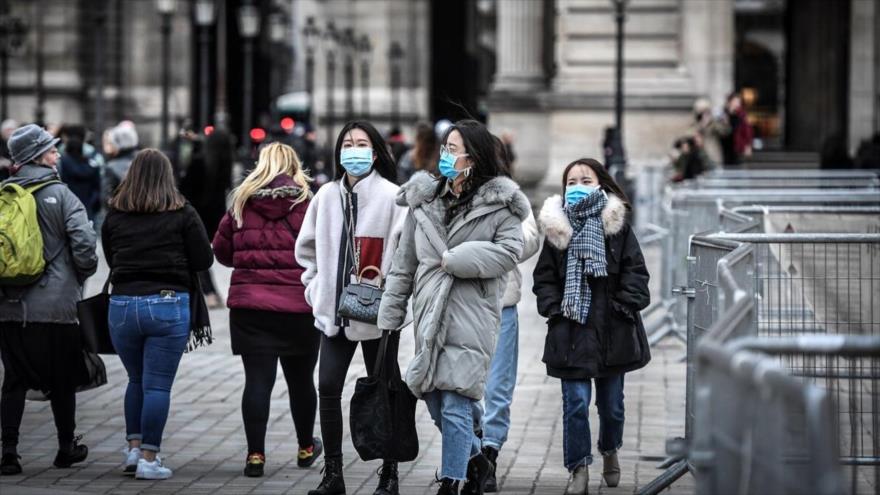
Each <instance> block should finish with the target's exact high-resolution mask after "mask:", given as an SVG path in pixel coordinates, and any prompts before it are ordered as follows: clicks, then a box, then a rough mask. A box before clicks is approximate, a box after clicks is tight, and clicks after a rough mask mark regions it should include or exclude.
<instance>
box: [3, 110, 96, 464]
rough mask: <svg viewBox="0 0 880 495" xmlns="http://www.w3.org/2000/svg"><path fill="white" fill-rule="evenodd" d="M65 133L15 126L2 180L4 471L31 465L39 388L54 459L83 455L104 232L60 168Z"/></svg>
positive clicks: (61, 460) (78, 458)
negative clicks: (89, 281)
mask: <svg viewBox="0 0 880 495" xmlns="http://www.w3.org/2000/svg"><path fill="white" fill-rule="evenodd" d="M57 143H58V140H57V139H55V138H53V137H52V135H51V134H49V133H48V132H46V131H45V130H43V129H42V128H41V127H39V126H37V125H34V124H30V125H26V126H24V127H21V128H19V129H18V130H16V131H15V133H13V134H12V136H11V137H10V139H9V142H8V146H9V152H10V156H11V158H12V161H13V163H14V165H13V166H12V169H11V172H12V175H11V177H10V178H9V179H7V180H6V181H4V182H3V183H2V184H0V358H2V360H3V367H4V369H5V376H4V379H3V387H2V393H0V427H2V435H0V443H2V457H0V474H3V475H11V474H18V473H21V464H20V462H19V459H20V457H19V455H18V437H19V426H20V425H21V420H22V416H23V414H24V404H25V395H26V393H27V391H28V390H29V389H33V390H40V391H42V392H43V393H44V394H46V395H48V397H49V400H50V401H51V404H52V413H53V414H54V416H55V427H56V429H57V430H58V454H57V455H56V457H55V461H54V464H55V466H56V467H59V468H67V467H70V466H71V465H72V464H75V463H77V462H82V461H84V460H85V459H86V457H87V456H88V448H87V447H86V446H85V445H80V444H78V441H79V438H80V437H75V436H74V431H75V429H76V421H75V413H76V386H77V385H78V383H77V380H78V378H79V377H80V376H81V370H82V368H83V354H82V352H83V351H82V342H81V338H80V330H79V326H78V324H77V316H76V303H77V301H79V300H80V299H81V297H82V284H83V282H84V281H85V279H86V278H88V277H89V276H90V275H92V274H93V273H95V271H96V270H97V265H98V257H97V254H96V252H95V243H96V236H95V231H94V229H93V228H92V224H91V222H90V221H89V219H88V217H87V216H86V210H85V207H83V204H82V203H81V202H80V201H79V199H77V197H76V196H75V195H74V194H73V193H72V192H71V191H70V189H68V188H67V186H66V185H64V184H63V183H61V181H60V180H59V178H58V173H57V172H56V168H55V167H56V165H57V163H58V161H59V156H60V155H59V153H58V150H57V149H56V148H55V146H56V144H57Z"/></svg>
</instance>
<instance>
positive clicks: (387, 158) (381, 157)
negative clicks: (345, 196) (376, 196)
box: [333, 120, 397, 184]
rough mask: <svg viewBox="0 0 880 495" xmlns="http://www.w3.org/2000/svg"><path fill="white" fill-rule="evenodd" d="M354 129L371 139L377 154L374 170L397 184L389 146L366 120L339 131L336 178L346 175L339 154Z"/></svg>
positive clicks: (357, 121) (334, 159)
mask: <svg viewBox="0 0 880 495" xmlns="http://www.w3.org/2000/svg"><path fill="white" fill-rule="evenodd" d="M352 129H360V130H362V131H364V132H366V133H367V137H369V138H370V143H372V145H373V153H375V154H376V161H375V162H373V168H374V169H375V170H376V172H379V175H381V176H382V177H384V178H385V179H386V180H388V181H390V182H392V183H394V184H397V165H395V163H394V158H393V157H392V156H391V152H390V151H388V144H386V143H385V138H383V137H382V135H381V134H379V131H377V130H376V128H375V127H373V124H371V123H369V122H367V121H365V120H352V121H350V122H348V123H346V124H345V126H344V127H343V128H342V130H341V131H339V137H337V138H336V149H335V151H334V154H333V162H334V163H336V168H335V170H336V172H335V176H334V178H336V179H338V178H340V177H342V176H343V175H345V169H344V168H342V164H341V163H340V162H339V153H340V152H342V141H344V140H345V135H346V134H348V133H349V131H351V130H352Z"/></svg>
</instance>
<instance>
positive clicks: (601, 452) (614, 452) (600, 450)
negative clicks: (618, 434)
mask: <svg viewBox="0 0 880 495" xmlns="http://www.w3.org/2000/svg"><path fill="white" fill-rule="evenodd" d="M621 447H623V442H620V443H618V444H617V446H616V447H614V448H613V449H610V450H603V449H602V447H601V446H599V445H597V446H596V448H598V449H599V453H600V454H602V455H611V454H616V453H617V451H618V450H620V448H621Z"/></svg>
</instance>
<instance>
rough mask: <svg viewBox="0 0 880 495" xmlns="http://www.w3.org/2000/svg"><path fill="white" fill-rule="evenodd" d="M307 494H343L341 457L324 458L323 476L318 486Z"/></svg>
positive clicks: (343, 482) (343, 481)
mask: <svg viewBox="0 0 880 495" xmlns="http://www.w3.org/2000/svg"><path fill="white" fill-rule="evenodd" d="M309 495H345V479H343V477H342V458H341V457H334V458H331V457H325V458H324V478H323V479H322V480H321V484H320V485H318V488H315V489H314V490H311V491H309Z"/></svg>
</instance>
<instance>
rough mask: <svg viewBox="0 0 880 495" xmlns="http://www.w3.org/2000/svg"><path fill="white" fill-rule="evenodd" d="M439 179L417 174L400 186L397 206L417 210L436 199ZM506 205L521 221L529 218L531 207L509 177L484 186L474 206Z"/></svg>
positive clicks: (425, 174)
mask: <svg viewBox="0 0 880 495" xmlns="http://www.w3.org/2000/svg"><path fill="white" fill-rule="evenodd" d="M438 181H439V179H437V178H435V177H433V176H432V175H431V174H429V173H427V172H423V171H420V172H416V173H415V174H413V176H412V178H411V179H410V180H409V182H407V183H406V184H404V185H402V186H400V191H398V193H397V204H398V205H400V206H407V207H410V208H417V207H419V206H421V205H423V204H425V203H428V202H430V201H432V200H433V199H434V194H435V193H436V192H437V184H438ZM493 204H504V205H506V206H507V208H509V209H510V211H511V212H512V213H513V214H514V215H516V216H517V217H518V218H519V219H520V221H525V219H526V218H528V216H529V211H530V210H531V206H530V205H529V200H528V198H526V195H525V194H523V192H522V191H521V190H520V188H519V184H517V183H516V182H514V181H513V180H512V179H510V178H508V177H495V178H494V179H492V180H490V181H489V182H487V183H485V184H483V185H482V186H481V187H480V189H479V190H478V191H477V194H476V196H475V197H474V202H473V206H475V207H476V206H482V205H493Z"/></svg>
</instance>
